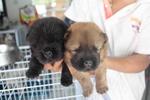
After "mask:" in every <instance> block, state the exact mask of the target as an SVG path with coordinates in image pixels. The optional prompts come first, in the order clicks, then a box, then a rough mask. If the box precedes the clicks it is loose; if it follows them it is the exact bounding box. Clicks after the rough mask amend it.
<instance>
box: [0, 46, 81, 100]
mask: <svg viewBox="0 0 150 100" xmlns="http://www.w3.org/2000/svg"><path fill="white" fill-rule="evenodd" d="M19 48H20V51H21V53H22V54H23V55H24V57H23V59H21V60H20V61H17V62H16V63H15V64H10V65H7V66H1V67H0V100H83V97H82V95H81V91H80V89H79V86H78V85H77V84H76V81H75V82H74V83H73V84H72V85H71V86H69V87H63V86H62V85H60V73H52V72H50V71H43V72H42V74H40V76H39V77H38V78H36V79H28V78H26V77H25V72H26V70H27V69H28V67H29V60H30V57H31V51H30V48H29V46H22V47H19Z"/></svg>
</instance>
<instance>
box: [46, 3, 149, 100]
mask: <svg viewBox="0 0 150 100" xmlns="http://www.w3.org/2000/svg"><path fill="white" fill-rule="evenodd" d="M149 9H150V1H149V0H73V1H72V4H71V6H70V7H69V8H68V10H67V11H66V12H65V16H66V17H67V18H68V19H70V20H72V21H73V22H94V23H96V24H97V25H98V26H99V27H100V29H102V30H103V32H105V33H106V35H107V37H108V42H109V51H108V53H109V54H108V55H109V56H108V57H107V58H106V59H105V60H104V64H105V65H106V66H107V67H108V70H107V81H108V88H109V90H108V95H109V96H110V98H111V100H141V98H142V95H143V91H144V89H145V78H144V70H145V69H146V68H147V67H148V65H149V64H150V58H149V55H150V34H149V32H150V28H149V24H150V13H149ZM61 62H62V61H60V62H57V63H56V64H55V65H56V66H54V67H52V66H51V65H50V64H47V65H45V68H46V69H50V70H55V71H58V70H59V69H61V67H60V65H61ZM52 68H53V69H52ZM92 96H93V97H94V96H97V98H96V100H103V99H102V97H101V95H99V94H94V93H93V94H92V95H91V97H89V100H93V99H91V98H92ZM94 100H95V99H94Z"/></svg>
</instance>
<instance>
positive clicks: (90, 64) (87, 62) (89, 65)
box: [83, 60, 93, 68]
mask: <svg viewBox="0 0 150 100" xmlns="http://www.w3.org/2000/svg"><path fill="white" fill-rule="evenodd" d="M83 64H84V66H85V67H87V68H90V67H92V66H93V61H92V60H85V61H84V62H83Z"/></svg>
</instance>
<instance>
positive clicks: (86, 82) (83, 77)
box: [69, 67, 93, 97]
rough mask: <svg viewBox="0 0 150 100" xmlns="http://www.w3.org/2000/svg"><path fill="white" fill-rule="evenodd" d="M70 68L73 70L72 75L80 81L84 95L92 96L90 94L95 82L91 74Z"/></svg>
mask: <svg viewBox="0 0 150 100" xmlns="http://www.w3.org/2000/svg"><path fill="white" fill-rule="evenodd" d="M69 69H70V70H72V75H73V76H74V77H75V78H76V79H77V80H78V81H79V83H80V85H81V87H82V90H83V95H84V96H85V97H87V96H90V94H91V93H92V91H93V84H92V82H91V80H90V76H89V74H88V73H84V72H79V71H77V70H75V69H74V68H73V67H69Z"/></svg>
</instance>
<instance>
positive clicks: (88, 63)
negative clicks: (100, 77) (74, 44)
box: [71, 57, 99, 72]
mask: <svg viewBox="0 0 150 100" xmlns="http://www.w3.org/2000/svg"><path fill="white" fill-rule="evenodd" d="M71 63H72V65H73V67H74V68H75V69H77V70H79V71H83V72H88V71H94V70H95V69H96V68H97V67H98V65H99V60H98V59H97V58H96V57H91V58H90V59H88V58H86V57H85V58H79V59H78V58H76V57H73V58H72V59H71Z"/></svg>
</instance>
